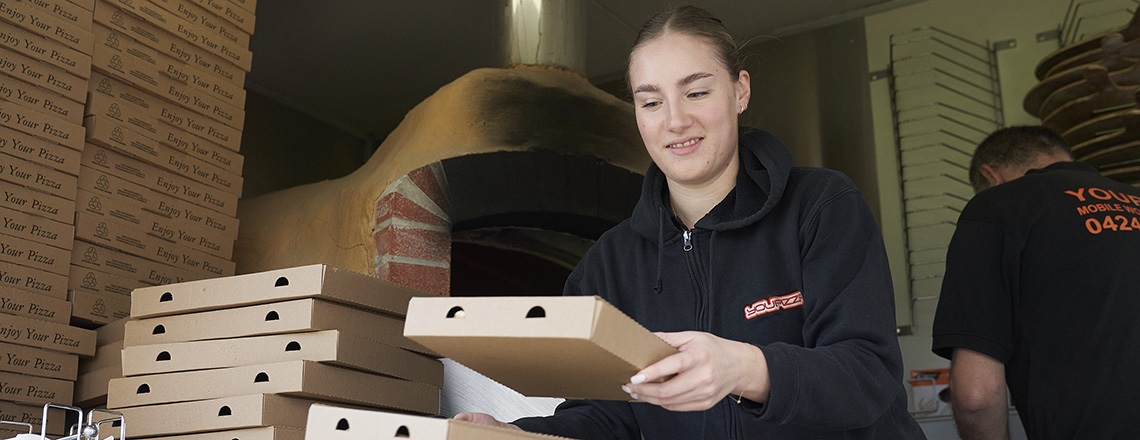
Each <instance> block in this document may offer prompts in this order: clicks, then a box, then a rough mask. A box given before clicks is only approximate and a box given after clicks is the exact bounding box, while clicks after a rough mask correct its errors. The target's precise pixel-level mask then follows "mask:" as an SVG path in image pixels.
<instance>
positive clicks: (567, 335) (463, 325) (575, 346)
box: [404, 296, 677, 400]
mask: <svg viewBox="0 0 1140 440" xmlns="http://www.w3.org/2000/svg"><path fill="white" fill-rule="evenodd" d="M404 335H405V336H407V337H408V338H409V339H411V340H414V341H416V342H419V343H420V344H423V345H424V346H425V347H428V348H430V349H432V350H435V351H436V352H438V353H440V354H441V355H443V356H445V357H449V358H451V359H453V360H455V361H456V362H459V363H461V364H463V365H466V366H467V367H470V368H471V369H473V370H475V371H478V372H479V373H482V374H484V375H486V376H487V377H490V378H491V379H494V380H496V381H499V382H500V383H502V384H503V385H506V386H508V387H510V388H512V389H514V390H515V391H518V392H520V393H522V394H524V395H527V396H536V397H564V398H583V399H609V400H629V399H630V397H629V394H626V393H625V392H623V391H622V390H621V386H622V385H624V384H626V383H628V382H629V378H630V377H631V376H633V375H634V374H636V373H637V372H638V371H640V370H641V369H643V368H645V367H648V366H649V365H650V364H653V363H654V362H657V361H659V360H661V359H664V358H665V357H668V356H670V355H672V354H674V353H676V352H677V350H676V349H674V348H673V347H670V346H669V344H667V343H665V341H663V340H662V339H661V338H659V337H657V336H656V335H654V334H653V333H651V332H649V331H648V330H646V329H645V328H644V327H642V326H641V325H640V324H638V323H637V322H636V321H634V320H633V319H631V318H630V317H628V316H626V315H625V314H624V313H622V312H621V311H620V310H618V309H617V308H616V307H614V306H612V305H610V304H609V303H607V302H606V301H605V300H604V299H602V298H600V297H596V296H580V297H574V296H555V297H466V298H458V297H455V298H413V299H412V301H411V303H410V304H409V305H408V317H407V322H406V324H405V327H404Z"/></svg>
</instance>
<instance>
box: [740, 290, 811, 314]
mask: <svg viewBox="0 0 1140 440" xmlns="http://www.w3.org/2000/svg"><path fill="white" fill-rule="evenodd" d="M802 305H804V294H802V293H800V291H798V290H797V291H795V292H792V293H789V294H787V295H782V296H773V297H771V298H765V299H762V300H760V301H756V302H754V303H752V305H750V306H745V307H744V319H748V320H751V319H752V318H755V317H757V316H763V315H767V314H769V313H772V312H777V311H780V310H785V309H794V308H796V307H799V306H802Z"/></svg>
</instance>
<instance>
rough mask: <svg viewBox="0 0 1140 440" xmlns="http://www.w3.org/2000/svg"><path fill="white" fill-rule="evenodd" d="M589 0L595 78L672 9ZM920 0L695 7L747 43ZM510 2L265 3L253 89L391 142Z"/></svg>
mask: <svg viewBox="0 0 1140 440" xmlns="http://www.w3.org/2000/svg"><path fill="white" fill-rule="evenodd" d="M583 1H585V2H586V4H587V5H586V9H587V11H586V26H587V28H588V31H587V42H586V51H587V55H586V72H585V74H586V75H587V77H588V78H589V79H590V80H591V81H593V82H595V83H599V82H603V81H608V80H613V79H617V78H621V77H622V76H624V69H625V57H626V54H627V52H628V50H629V47H630V46H631V45H632V43H633V39H634V38H635V37H636V35H637V29H638V28H639V27H640V25H641V23H642V22H644V21H645V20H646V19H648V18H649V17H650V16H652V15H653V14H654V13H656V12H658V11H660V10H661V9H663V8H664V7H665V6H666V5H667V4H672V3H667V2H662V1H657V0H583ZM918 1H921V0H704V1H701V0H696V1H694V3H693V4H696V5H698V6H701V7H703V8H705V9H707V10H709V11H710V12H712V13H713V14H714V15H717V16H718V17H721V18H722V20H723V21H724V23H725V25H726V26H727V27H728V29H729V31H730V32H731V33H732V35H733V36H734V37H735V38H736V39H737V40H738V42H745V41H753V40H757V41H760V40H766V39H767V38H764V37H767V36H776V37H782V36H787V35H791V34H795V33H797V32H801V31H806V30H811V29H814V28H819V27H823V26H827V25H830V24H834V23H839V22H842V21H846V20H850V19H853V18H857V17H861V16H864V15H867V14H872V13H877V12H881V11H884V10H887V9H891V8H894V7H899V6H903V5H907V4H911V3H916V2H918ZM502 5H503V3H502V0H414V1H395V0H324V1H319V2H317V1H311V0H265V1H260V2H258V5H257V21H256V29H255V31H254V35H253V39H252V40H251V42H250V47H251V50H252V51H253V54H254V56H253V69H252V71H251V72H250V74H249V75H248V77H247V81H246V86H247V88H248V89H249V90H251V91H253V92H255V93H260V94H262V95H264V96H267V97H268V98H270V99H273V100H276V101H278V102H280V103H282V104H285V105H287V106H290V107H292V108H294V109H296V110H299V111H301V112H304V113H307V114H309V115H311V116H313V117H316V118H318V119H320V120H322V121H324V122H326V123H329V124H331V125H333V126H335V127H337V128H340V129H341V130H344V131H346V132H348V133H350V134H352V135H355V136H357V137H360V138H365V139H379V140H382V139H383V138H384V137H385V136H387V134H388V133H389V132H390V131H391V130H393V129H394V128H395V127H396V126H397V125H398V124H399V123H400V121H401V120H402V119H403V117H404V114H406V113H407V112H408V111H409V110H411V109H412V108H413V107H414V106H415V105H416V104H418V103H419V102H420V101H423V100H424V99H425V98H427V97H428V96H430V95H431V94H432V93H434V92H435V91H436V90H438V89H439V88H440V87H442V86H443V85H445V84H447V83H449V82H451V81H453V80H454V79H455V78H458V77H459V76H462V75H463V74H464V73H467V72H469V71H471V70H473V69H477V68H482V67H504V65H503V64H504V62H503V61H501V60H500V58H501V55H500V50H499V45H500V44H499V41H500V26H499V24H498V21H499V17H500V15H501V12H500V11H501V8H502Z"/></svg>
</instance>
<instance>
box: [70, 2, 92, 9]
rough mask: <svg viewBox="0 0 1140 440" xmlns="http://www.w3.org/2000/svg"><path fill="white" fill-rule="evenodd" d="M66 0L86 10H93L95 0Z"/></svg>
mask: <svg viewBox="0 0 1140 440" xmlns="http://www.w3.org/2000/svg"><path fill="white" fill-rule="evenodd" d="M67 1H68V2H70V3H72V4H74V5H77V6H79V7H81V8H83V9H86V10H88V11H93V10H95V0H67Z"/></svg>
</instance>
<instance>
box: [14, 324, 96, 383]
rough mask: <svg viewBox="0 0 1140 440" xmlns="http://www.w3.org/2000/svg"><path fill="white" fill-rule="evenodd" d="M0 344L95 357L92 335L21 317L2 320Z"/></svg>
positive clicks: (68, 327) (79, 329)
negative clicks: (6, 343)
mask: <svg viewBox="0 0 1140 440" xmlns="http://www.w3.org/2000/svg"><path fill="white" fill-rule="evenodd" d="M0 342H8V343H12V344H17V345H24V346H28V347H37V348H46V349H49V350H57V351H62V352H64V353H73V354H78V355H81V356H94V355H95V331H93V330H87V329H82V328H79V327H72V326H69V325H65V324H60V323H57V322H48V321H40V320H38V319H31V318H25V317H23V316H14V315H10V316H4V321H3V322H0ZM45 403H46V402H45ZM55 403H59V402H55Z"/></svg>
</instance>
